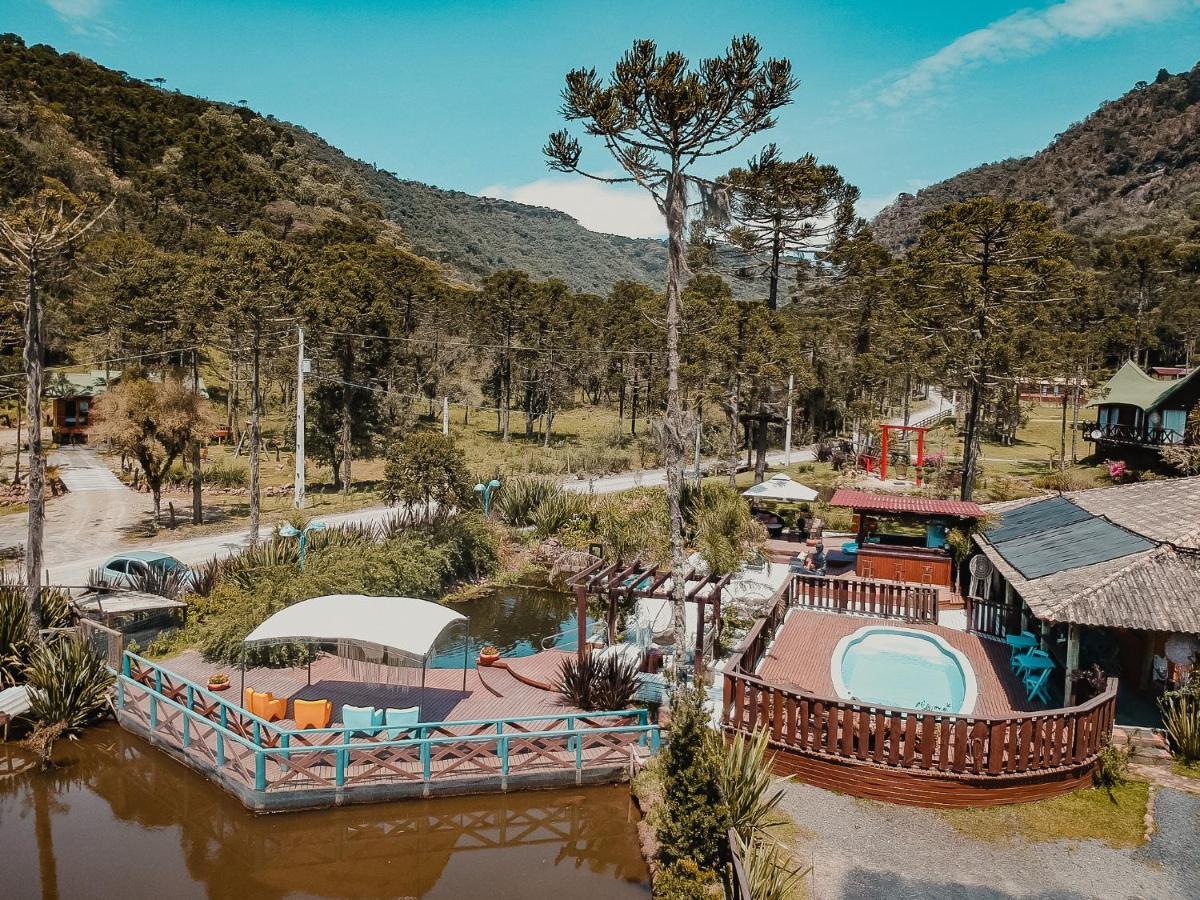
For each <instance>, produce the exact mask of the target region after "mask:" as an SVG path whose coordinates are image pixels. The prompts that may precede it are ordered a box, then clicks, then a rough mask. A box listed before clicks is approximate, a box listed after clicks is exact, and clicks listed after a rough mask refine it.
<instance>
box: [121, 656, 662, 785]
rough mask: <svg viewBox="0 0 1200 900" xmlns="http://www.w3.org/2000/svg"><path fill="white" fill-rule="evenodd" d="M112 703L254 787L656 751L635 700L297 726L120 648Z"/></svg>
mask: <svg viewBox="0 0 1200 900" xmlns="http://www.w3.org/2000/svg"><path fill="white" fill-rule="evenodd" d="M117 707H118V718H119V719H120V720H121V722H122V723H123V724H125V725H127V726H128V725H132V726H134V729H133V730H135V731H140V732H143V733H145V734H146V735H147V736H148V737H150V738H152V739H153V740H155V741H157V742H160V743H163V744H165V745H166V746H167V747H169V748H171V749H173V750H175V751H177V752H178V753H180V754H182V755H183V756H184V757H185V758H186V759H188V761H189V762H191V763H193V764H194V765H196V766H197V767H198V768H200V769H201V770H203V771H206V772H209V773H211V774H214V775H216V776H218V780H219V781H220V782H221V783H222V784H223V785H224V786H227V787H228V786H232V787H235V788H238V789H248V790H253V791H256V792H258V793H259V794H261V795H266V794H269V793H281V792H297V791H313V790H320V789H339V790H340V789H342V788H346V787H354V786H356V785H373V786H379V785H387V784H393V785H407V786H409V787H410V788H411V786H413V785H415V786H416V787H417V789H418V791H420V790H421V788H422V787H427V786H429V785H431V784H433V783H436V782H444V781H455V780H457V781H463V780H470V781H474V782H475V783H476V784H477V785H478V783H479V782H480V781H483V782H484V783H486V782H487V781H489V780H494V783H495V786H496V787H502V786H504V785H505V784H507V780H508V779H509V778H510V777H511V776H519V775H521V774H524V773H544V772H546V771H552V770H558V771H565V772H575V773H576V779H578V778H579V777H580V776H581V775H582V773H583V772H584V771H585V770H588V769H597V768H601V767H607V768H612V767H614V766H621V765H625V764H628V762H629V757H630V753H631V752H632V750H633V749H634V747H635V746H646V747H648V748H649V749H650V751H651V752H655V751H657V749H658V743H659V732H658V727H657V726H656V725H651V724H650V723H649V719H648V713H647V712H646V710H644V709H637V710H622V711H619V712H596V713H563V714H559V715H543V716H520V717H513V718H506V719H486V720H484V719H479V720H461V721H446V722H423V723H419V724H416V725H411V726H390V727H389V726H384V727H380V728H372V729H367V730H365V731H364V730H363V729H356V728H353V727H347V726H343V725H336V726H333V727H330V728H316V729H305V730H294V729H290V728H286V727H282V726H280V725H279V724H276V723H272V722H268V721H266V720H265V719H262V718H260V717H258V716H255V715H253V714H252V713H250V712H247V711H246V710H244V709H242V708H241V707H239V706H238V705H237V704H236V703H234V702H233V701H231V700H227V699H225V698H224V697H222V696H220V695H219V694H216V693H214V692H212V691H209V690H207V689H206V688H203V687H201V686H200V685H198V684H194V683H192V682H190V681H188V680H186V679H184V678H182V677H180V676H179V675H177V674H175V673H173V672H171V671H170V670H169V669H165V668H163V667H162V666H159V665H156V664H155V663H152V662H150V661H149V660H146V659H143V658H142V657H140V656H137V655H135V654H132V653H128V652H127V653H125V655H124V659H123V664H122V669H121V671H120V672H118V675H117ZM484 789H486V788H484ZM479 790H480V788H478V787H476V788H475V791H476V792H479ZM235 792H236V791H235ZM384 799H386V798H384ZM262 805H264V806H269V804H266V803H264V804H262Z"/></svg>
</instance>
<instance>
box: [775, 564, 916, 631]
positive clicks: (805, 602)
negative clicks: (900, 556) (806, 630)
mask: <svg viewBox="0 0 1200 900" xmlns="http://www.w3.org/2000/svg"><path fill="white" fill-rule="evenodd" d="M792 577H793V579H794V580H793V584H792V588H791V594H790V596H791V600H792V604H793V605H795V606H801V607H804V608H806V609H816V610H825V611H827V612H841V613H858V614H860V615H864V616H878V617H880V618H884V619H907V620H909V621H915V622H933V623H936V622H937V618H938V592H937V590H936V589H935V588H930V587H923V586H918V585H911V584H897V583H895V582H890V581H864V580H859V579H857V578H823V577H821V576H809V575H794V576H792Z"/></svg>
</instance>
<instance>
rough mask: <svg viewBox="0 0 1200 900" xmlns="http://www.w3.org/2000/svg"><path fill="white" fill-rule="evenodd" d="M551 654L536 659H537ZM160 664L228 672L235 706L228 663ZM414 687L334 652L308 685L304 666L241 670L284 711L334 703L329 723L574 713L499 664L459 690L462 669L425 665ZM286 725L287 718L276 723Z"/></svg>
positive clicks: (194, 673)
mask: <svg viewBox="0 0 1200 900" xmlns="http://www.w3.org/2000/svg"><path fill="white" fill-rule="evenodd" d="M562 655H563V654H562V652H561V651H547V653H546V654H542V653H537V654H534V655H533V656H531V657H526V658H525V659H526V660H528V661H529V662H528V663H526V666H527V667H528V670H529V671H531V672H534V673H538V672H541V670H542V669H546V668H548V667H549V666H550V665H557V664H558V658H559V657H561V656H562ZM542 656H547V657H554V659H553V660H551V659H549V658H547V659H545V660H539V659H538V657H542ZM162 665H163V666H164V667H165V668H167V669H170V670H171V671H173V672H176V673H178V674H179V675H181V676H182V677H184V678H186V679H188V680H189V681H194V682H196V683H197V684H201V685H203V684H205V683H206V682H207V681H208V676H209V675H211V674H213V673H215V672H224V673H225V674H227V675H228V676H229V680H230V683H231V685H232V686H231V687H230V689H229V690H228V691H225V692H224V694H225V696H226V697H227V698H228V699H229V700H230V702H232V703H238V704H239V705H240V702H241V700H240V698H241V672H240V670H238V669H231V668H230V667H228V666H218V665H215V664H213V663H207V662H205V661H204V659H203V657H201V656H200V654H199V653H198V652H196V651H195V650H186V651H184V652H183V653H181V654H179V655H178V656H173V657H171V658H170V659H164V660H162ZM414 674H415V676H416V679H417V684H416V685H415V686H408V685H398V684H372V683H367V682H361V681H356V680H355V679H354V678H353V677H352V676H351V674H350V673H349V671H347V670H346V669H344V668H343V666H342V663H341V660H339V659H338V658H337V657H336V656H328V655H326V656H322V657H321V658H320V659H318V660H317V661H316V662H314V663H313V665H312V684H311V685H310V684H309V683H308V669H307V668H306V667H294V668H287V669H267V668H253V669H247V670H246V687H248V688H253V689H254V690H256V691H270V692H271V693H272V694H274V695H275V696H276V697H287V698H288V712H289V714H290V713H291V701H293V700H330V701H332V703H333V723H334V724H335V725H337V724H340V723H341V721H342V706H343V704H350V705H352V706H374V707H376V708H387V707H392V708H397V709H401V708H404V707H408V706H416V705H418V704H420V706H421V721H422V722H447V721H452V720H469V719H502V718H505V717H508V716H538V715H544V714H550V713H567V712H578V711H579V710H577V709H575V708H574V707H571V706H568V705H566V704H563V703H561V702H560V701H559V697H558V695H557V694H555V693H552V692H548V691H545V690H540V689H538V688H536V687H533V686H531V685H529V684H525V683H522V682H521V681H519V680H517V679H516V678H514V677H513V675H512V674H510V673H509V672H507V671H505V670H504V669H503V668H500V667H495V666H493V667H490V668H480V669H467V670H466V675H467V677H466V690H465V691H464V690H463V670H462V669H426V671H425V692H424V698H425V699H424V702H422V701H421V689H420V687H419V684H420V673H419V671H418V672H416V673H414ZM280 724H281V725H283V726H285V727H288V726H290V725H291V724H292V721H291V719H290V717H289V719H287V720H285V721H282V722H280Z"/></svg>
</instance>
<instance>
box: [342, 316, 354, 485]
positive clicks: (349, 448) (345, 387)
mask: <svg viewBox="0 0 1200 900" xmlns="http://www.w3.org/2000/svg"><path fill="white" fill-rule="evenodd" d="M352 381H354V344H353V343H351V342H350V340H349V339H347V340H346V350H345V352H344V353H343V354H342V493H343V494H344V495H346V496H350V488H351V487H352V486H353V481H354V479H353V474H352V470H351V465H352V460H353V457H354V445H353V432H352V430H351V426H352V424H353V411H352V406H351V404H352V403H353V400H354V395H353V393H351V392H352V391H353V390H354V388H353V386H352V385H351V382H352Z"/></svg>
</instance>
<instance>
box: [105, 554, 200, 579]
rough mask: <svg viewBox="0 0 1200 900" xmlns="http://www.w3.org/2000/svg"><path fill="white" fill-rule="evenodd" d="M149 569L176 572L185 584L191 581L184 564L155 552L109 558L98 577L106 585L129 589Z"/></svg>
mask: <svg viewBox="0 0 1200 900" xmlns="http://www.w3.org/2000/svg"><path fill="white" fill-rule="evenodd" d="M151 569H155V570H158V571H159V572H161V573H164V574H169V573H173V572H176V571H178V572H180V573H181V574H182V575H183V577H184V578H185V579H186V581H187V583H189V584H190V583H191V580H192V570H191V569H189V568H188V567H187V566H186V565H185V564H184V563H182V562H180V561H179V560H177V559H176V558H175V557H173V556H171V555H169V554H166V553H159V552H158V551H156V550H130V551H128V552H126V553H118V554H117V555H116V556H110V557H109V558H108V559H107V560H105V562H104V565H102V566H101V567H100V570H99V572H100V577H101V578H102V579H104V581H105V582H106V583H107V584H111V585H114V586H116V587H130V586H132V584H133V582H134V579H135V578H137V577H139V576H143V575H147V574H149V573H150V571H151Z"/></svg>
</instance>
